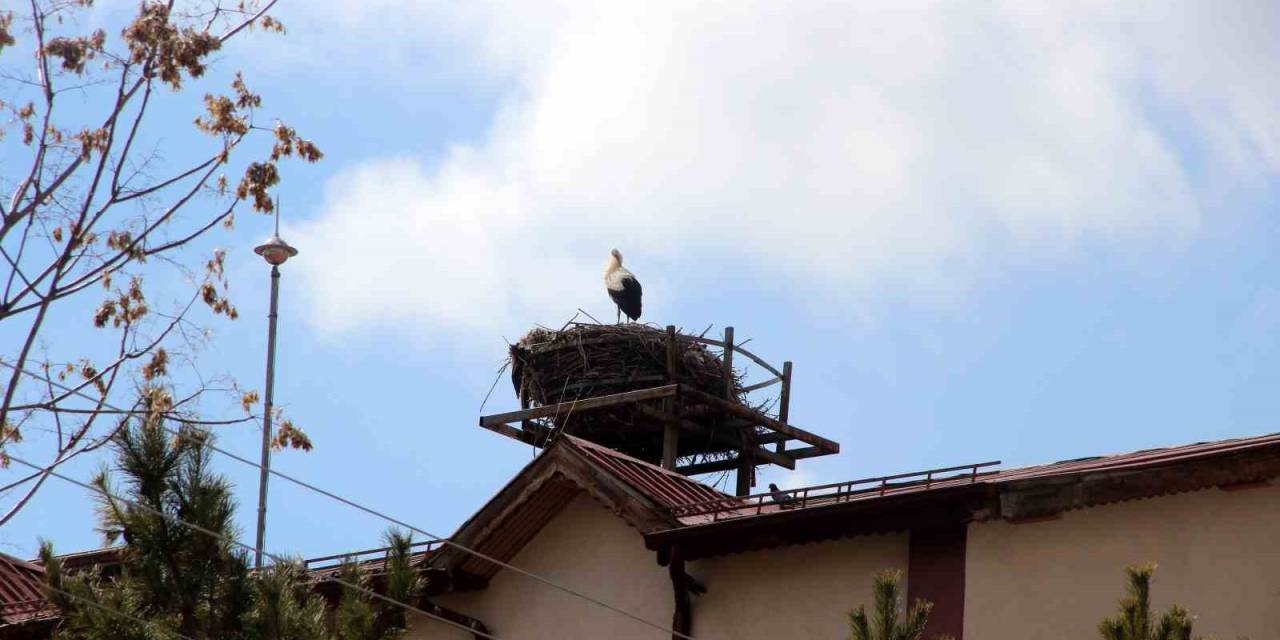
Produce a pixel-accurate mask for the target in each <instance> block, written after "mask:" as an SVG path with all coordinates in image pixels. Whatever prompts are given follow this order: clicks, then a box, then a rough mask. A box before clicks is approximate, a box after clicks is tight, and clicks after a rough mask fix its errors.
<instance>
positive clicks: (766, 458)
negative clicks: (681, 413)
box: [639, 407, 796, 469]
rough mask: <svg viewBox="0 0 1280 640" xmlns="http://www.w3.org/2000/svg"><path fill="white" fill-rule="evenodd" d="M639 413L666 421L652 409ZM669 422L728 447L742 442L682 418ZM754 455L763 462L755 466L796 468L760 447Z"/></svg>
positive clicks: (789, 459) (784, 457) (784, 458)
mask: <svg viewBox="0 0 1280 640" xmlns="http://www.w3.org/2000/svg"><path fill="white" fill-rule="evenodd" d="M639 411H640V413H642V414H644V415H646V416H648V417H650V418H653V419H655V420H663V419H666V416H664V415H663V413H662V412H661V411H659V410H657V409H653V408H651V407H640V408H639ZM671 422H675V423H676V425H678V427H679V428H680V429H683V430H685V431H689V432H691V433H693V434H695V435H699V436H705V437H709V438H712V439H714V440H715V441H716V442H719V443H722V444H724V445H727V446H730V447H737V446H739V445H740V444H742V441H741V440H739V439H738V437H737V436H736V434H732V433H729V432H713V431H712V430H711V429H708V428H707V427H704V426H702V425H700V424H698V423H696V422H693V421H692V420H685V419H684V418H678V417H677V418H673V419H671V420H668V424H670V423H671ZM754 453H755V455H756V456H757V457H759V458H760V459H761V460H762V461H763V462H761V461H756V464H764V463H773V464H776V465H778V466H782V467H786V468H788V469H795V468H796V462H795V460H793V459H791V458H789V457H787V456H785V455H779V454H776V453H774V452H772V451H769V450H768V449H763V448H760V447H756V448H755V449H754ZM735 460H736V458H735ZM669 468H671V469H675V465H672V466H671V467H669Z"/></svg>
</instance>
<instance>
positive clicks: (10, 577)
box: [0, 553, 52, 626]
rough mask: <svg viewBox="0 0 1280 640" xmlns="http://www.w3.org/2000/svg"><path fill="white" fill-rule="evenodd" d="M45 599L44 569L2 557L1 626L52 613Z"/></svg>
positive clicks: (7, 556)
mask: <svg viewBox="0 0 1280 640" xmlns="http://www.w3.org/2000/svg"><path fill="white" fill-rule="evenodd" d="M48 609H49V603H48V602H47V601H46V600H45V598H44V569H42V568H40V567H39V566H38V565H34V564H31V563H30V562H27V561H25V560H19V559H17V558H15V557H13V556H10V555H6V554H3V553H0V626H3V625H8V624H17V623H20V622H27V621H29V620H32V619H35V618H40V617H44V615H43V614H49V613H52V612H51V611H49V610H48Z"/></svg>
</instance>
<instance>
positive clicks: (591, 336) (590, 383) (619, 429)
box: [511, 324, 744, 459]
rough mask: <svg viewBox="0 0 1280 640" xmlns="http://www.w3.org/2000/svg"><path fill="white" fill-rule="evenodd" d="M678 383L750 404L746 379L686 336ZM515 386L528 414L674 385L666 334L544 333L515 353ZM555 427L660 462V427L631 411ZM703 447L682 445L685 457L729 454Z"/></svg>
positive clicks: (688, 440) (582, 417) (630, 329)
mask: <svg viewBox="0 0 1280 640" xmlns="http://www.w3.org/2000/svg"><path fill="white" fill-rule="evenodd" d="M726 378H730V379H729V380H726ZM675 380H676V381H677V382H680V383H682V384H685V385H688V386H690V387H693V388H695V389H698V390H700V391H705V392H707V393H710V394H713V395H716V396H721V397H723V396H724V395H725V386H726V384H728V385H730V389H731V396H732V397H733V398H735V399H736V400H737V401H739V402H744V396H743V393H742V379H741V375H740V374H738V373H737V372H734V373H732V374H727V373H726V372H725V367H724V362H723V361H722V360H721V359H720V356H719V355H717V354H716V353H713V352H712V351H711V349H709V348H708V347H707V346H706V345H704V344H701V343H699V342H695V341H693V340H690V339H688V338H687V337H682V336H679V335H677V339H676V362H675ZM511 382H512V385H513V386H514V387H515V391H516V395H517V396H519V397H520V400H521V405H522V406H524V407H537V406H546V405H554V404H559V403H562V402H571V401H573V400H579V399H583V398H592V397H597V396H606V395H612V394H615V393H623V392H626V391H637V390H640V389H649V388H653V387H658V386H662V385H665V384H669V381H668V374H667V333H666V331H664V330H662V329H657V328H655V327H651V326H647V325H642V324H622V325H597V324H571V325H569V326H567V327H566V328H565V329H563V330H560V331H555V330H551V329H544V328H537V329H534V330H532V331H530V332H529V333H527V334H525V336H524V337H523V338H521V339H520V340H519V341H518V342H516V343H515V344H514V345H512V346H511ZM550 422H551V423H552V424H553V425H554V426H555V427H556V428H558V429H562V430H564V431H565V432H566V433H572V434H573V435H576V436H581V437H584V438H587V439H590V440H592V441H594V442H598V443H600V444H604V445H606V446H610V447H613V448H616V449H619V450H621V451H625V452H628V453H631V454H632V455H637V456H640V457H642V458H647V459H656V458H657V457H659V456H660V455H661V450H662V424H661V422H660V421H655V420H653V419H652V418H651V417H649V416H646V415H643V414H641V413H640V412H639V411H638V410H637V409H636V408H635V406H633V405H630V404H622V405H617V406H614V407H607V408H602V409H595V410H591V411H584V412H581V413H577V414H566V415H560V416H555V417H553V418H551V419H550ZM700 440H703V439H702V438H693V437H685V438H681V442H680V447H679V454H680V456H682V457H685V456H694V455H699V456H704V455H705V454H712V455H713V456H714V455H715V454H717V453H722V454H725V455H727V452H726V451H724V447H723V446H721V445H717V444H715V443H713V442H710V441H706V442H700Z"/></svg>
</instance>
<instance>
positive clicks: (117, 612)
mask: <svg viewBox="0 0 1280 640" xmlns="http://www.w3.org/2000/svg"><path fill="white" fill-rule="evenodd" d="M42 586H43V587H44V588H45V589H48V590H50V591H53V592H55V593H61V594H62V595H64V596H66V597H68V598H71V599H73V600H79V601H80V602H83V603H85V604H88V605H92V606H94V607H97V608H99V609H102V610H103V611H106V612H107V613H112V614H115V615H117V616H120V617H121V618H125V619H126V620H130V621H133V622H138V623H141V624H142V626H144V627H145V626H148V625H151V624H154V623H153V622H152V621H150V620H147V619H145V618H140V617H138V616H135V615H133V614H132V613H125V612H124V611H121V610H119V609H116V608H113V607H108V606H107V605H105V604H102V603H101V602H98V601H97V600H93V599H91V598H86V597H84V596H78V595H76V594H74V593H71V592H70V591H67V590H66V589H59V588H58V587H55V586H53V585H51V584H45V585H42ZM171 633H173V635H175V636H177V637H178V638H179V639H180V640H196V639H195V638H192V637H191V636H187V635H183V634H181V633H178V632H177V631H171Z"/></svg>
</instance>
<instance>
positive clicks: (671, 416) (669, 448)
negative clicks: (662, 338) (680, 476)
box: [662, 325, 680, 470]
mask: <svg viewBox="0 0 1280 640" xmlns="http://www.w3.org/2000/svg"><path fill="white" fill-rule="evenodd" d="M678 382H679V380H678V379H677V376H676V327H675V325H667V384H676V383H678ZM677 388H678V387H677ZM678 407H679V405H678V404H677V403H676V402H675V401H674V400H673V399H671V398H667V399H665V400H663V401H662V412H663V413H664V414H666V415H665V417H666V420H665V421H664V422H663V424H662V468H663V469H673V470H674V469H675V468H676V452H677V451H678V450H679V448H680V428H679V427H678V426H677V424H676V419H677V418H676V410H677V409H678Z"/></svg>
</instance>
